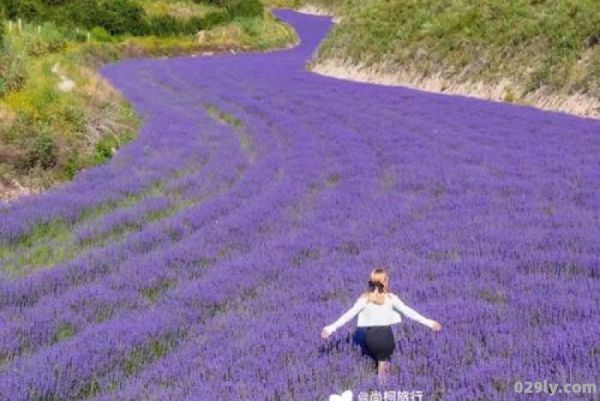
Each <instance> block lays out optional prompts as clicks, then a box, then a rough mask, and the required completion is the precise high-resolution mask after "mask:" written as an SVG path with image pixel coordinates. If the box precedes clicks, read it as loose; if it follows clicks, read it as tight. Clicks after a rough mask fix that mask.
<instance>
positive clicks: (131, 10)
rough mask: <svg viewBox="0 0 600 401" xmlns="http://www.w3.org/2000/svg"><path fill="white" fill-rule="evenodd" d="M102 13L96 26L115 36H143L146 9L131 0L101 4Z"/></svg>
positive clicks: (106, 1)
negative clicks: (129, 34) (126, 34)
mask: <svg viewBox="0 0 600 401" xmlns="http://www.w3.org/2000/svg"><path fill="white" fill-rule="evenodd" d="M99 5H100V8H101V10H102V12H101V13H100V15H99V17H100V18H99V21H97V22H98V23H97V24H95V25H98V26H101V27H103V28H104V29H106V30H107V31H108V32H109V33H111V34H113V35H120V34H124V33H133V34H141V33H143V31H144V26H143V23H144V21H143V18H144V9H143V8H142V6H140V5H139V4H137V3H135V2H133V1H131V0H104V1H102V2H100V3H99Z"/></svg>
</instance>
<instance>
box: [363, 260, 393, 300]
mask: <svg viewBox="0 0 600 401" xmlns="http://www.w3.org/2000/svg"><path fill="white" fill-rule="evenodd" d="M389 286H390V276H389V274H388V272H387V271H386V270H385V269H384V268H383V267H376V268H375V269H373V271H371V274H370V275H369V289H368V290H367V291H366V292H365V293H364V294H363V296H365V297H367V301H368V302H372V303H374V304H378V305H381V304H383V303H384V302H385V298H386V296H387V294H388V293H389V292H390V289H389Z"/></svg>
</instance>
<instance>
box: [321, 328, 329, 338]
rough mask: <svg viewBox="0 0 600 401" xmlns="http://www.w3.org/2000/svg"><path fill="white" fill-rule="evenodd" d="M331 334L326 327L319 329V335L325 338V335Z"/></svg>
mask: <svg viewBox="0 0 600 401" xmlns="http://www.w3.org/2000/svg"><path fill="white" fill-rule="evenodd" d="M330 335H331V333H330V332H329V331H327V328H326V327H324V328H323V330H322V331H321V337H322V338H325V339H327V337H329V336H330Z"/></svg>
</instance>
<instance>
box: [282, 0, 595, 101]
mask: <svg viewBox="0 0 600 401" xmlns="http://www.w3.org/2000/svg"><path fill="white" fill-rule="evenodd" d="M274 3H275V1H274ZM302 3H303V4H306V3H308V4H314V5H320V6H323V7H325V8H328V9H330V10H333V12H335V13H336V14H337V15H339V16H341V17H342V20H341V22H340V24H338V25H337V26H336V27H335V28H334V30H333V32H332V33H331V35H329V37H328V38H327V40H326V41H325V42H324V43H323V45H322V47H321V48H320V51H319V54H318V59H319V60H323V59H330V58H334V59H340V60H345V61H349V62H352V63H366V64H367V65H369V64H371V65H375V64H376V65H383V66H386V67H388V68H389V70H390V71H393V70H394V68H398V69H399V68H406V67H411V68H414V69H416V70H417V71H420V72H422V73H423V74H424V75H425V76H427V75H432V74H434V73H438V72H439V73H441V74H442V75H443V76H445V77H453V78H457V77H464V79H465V80H472V81H483V82H496V81H497V80H498V78H502V77H509V78H511V79H513V80H514V81H515V82H516V84H517V86H518V87H519V89H521V90H522V93H514V92H511V93H507V95H506V96H507V99H506V100H507V101H516V100H518V98H519V97H520V96H523V95H525V94H526V93H528V92H531V91H534V90H536V89H538V88H541V87H546V88H550V89H551V90H553V91H556V92H561V93H574V92H584V93H587V94H589V95H591V96H593V97H595V98H600V46H599V45H598V44H599V42H600V3H599V2H598V1H596V0H552V1H550V0H546V1H544V0H537V1H530V0H481V1H478V2H472V1H469V0H451V1H447V2H440V1H437V0H398V1H387V0H310V1H302ZM463 72H464V74H463V75H462V76H461V73H463ZM461 79H462V78H461Z"/></svg>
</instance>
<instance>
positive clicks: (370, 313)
mask: <svg viewBox="0 0 600 401" xmlns="http://www.w3.org/2000/svg"><path fill="white" fill-rule="evenodd" d="M387 295H388V296H387V297H386V300H385V302H384V303H383V304H381V305H378V304H375V303H372V302H368V301H367V298H366V297H364V296H361V297H359V298H358V300H357V301H356V302H355V303H354V305H353V306H352V308H350V309H349V310H348V311H347V312H345V313H344V314H343V315H342V316H340V318H339V319H338V320H336V321H335V322H333V323H332V324H330V325H328V326H325V329H327V331H328V332H329V333H333V332H334V331H335V330H337V329H338V328H340V327H341V326H343V325H344V324H346V323H347V322H348V321H350V320H351V319H352V318H353V317H354V316H356V315H358V320H357V322H356V326H357V327H368V326H387V325H390V324H395V323H400V322H401V321H402V317H401V315H400V313H398V311H399V312H402V314H404V315H406V316H407V317H408V318H410V319H413V320H416V321H417V322H419V323H421V324H424V325H425V326H428V327H430V328H432V327H433V324H434V323H435V321H434V320H431V319H428V318H426V317H425V316H423V315H421V314H420V313H419V312H417V311H415V310H414V309H411V308H410V307H408V306H407V305H406V304H405V303H404V302H402V301H401V300H400V298H398V297H397V296H396V294H392V293H388V294H387Z"/></svg>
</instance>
